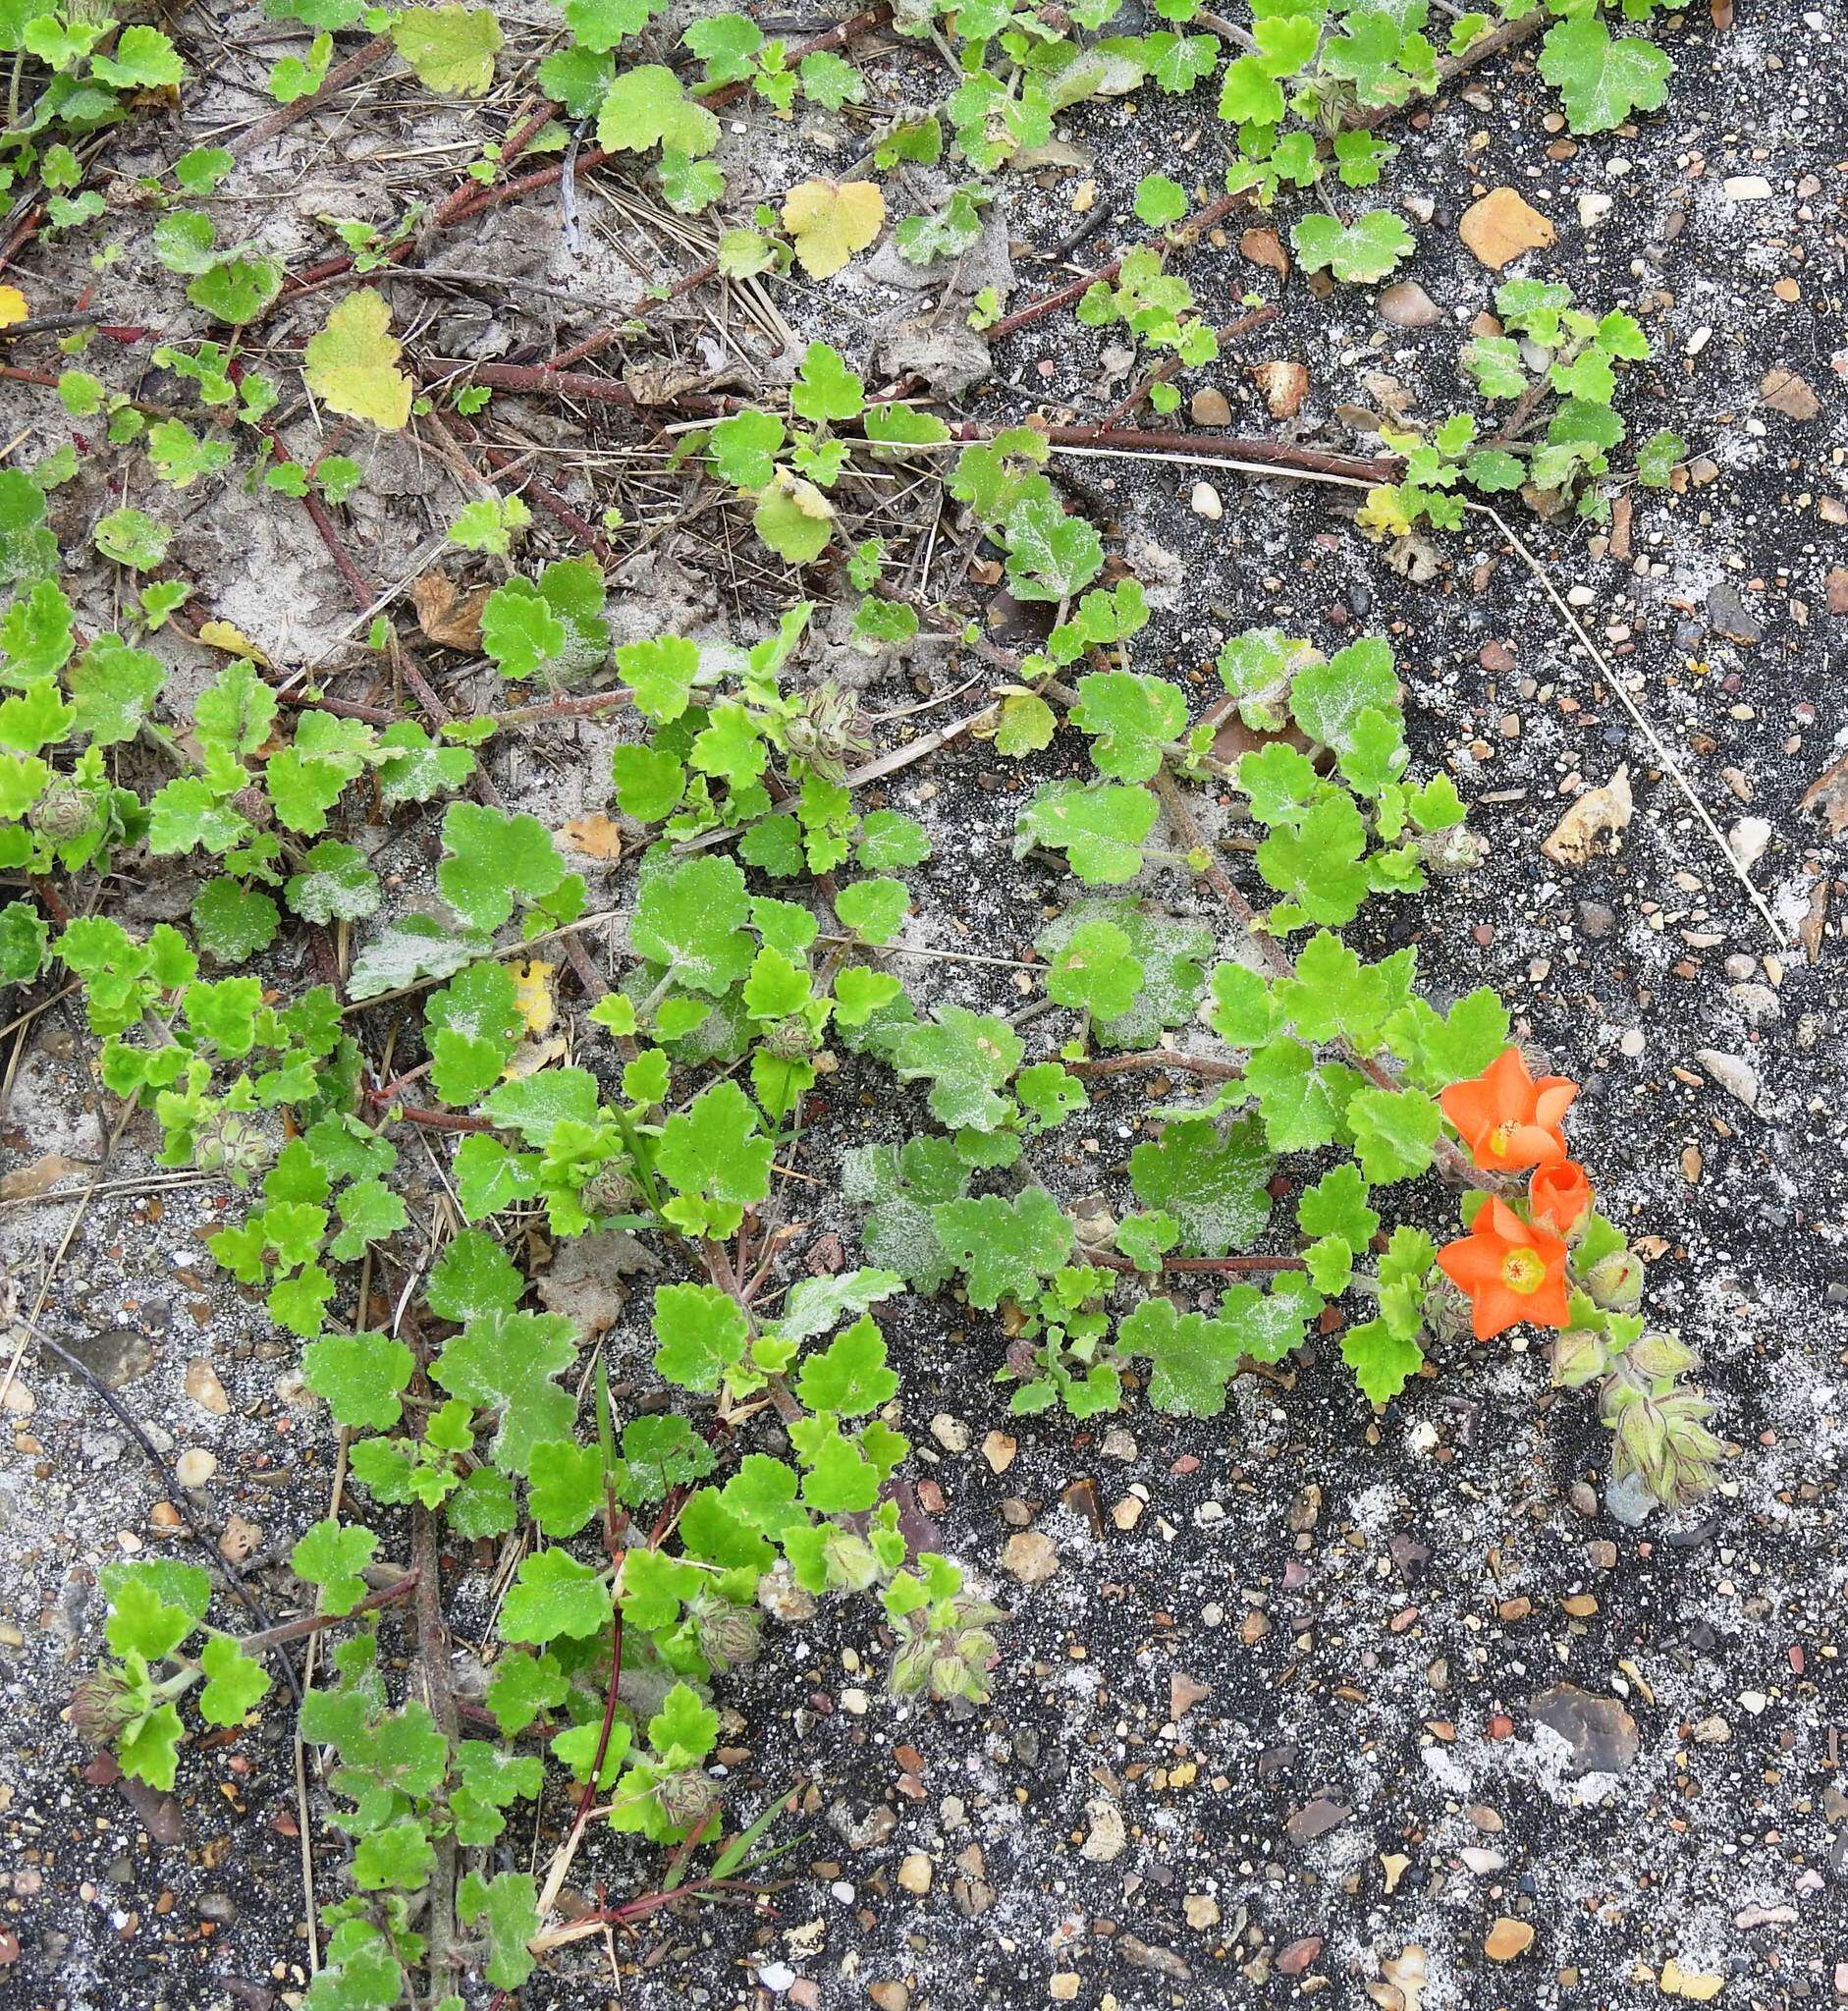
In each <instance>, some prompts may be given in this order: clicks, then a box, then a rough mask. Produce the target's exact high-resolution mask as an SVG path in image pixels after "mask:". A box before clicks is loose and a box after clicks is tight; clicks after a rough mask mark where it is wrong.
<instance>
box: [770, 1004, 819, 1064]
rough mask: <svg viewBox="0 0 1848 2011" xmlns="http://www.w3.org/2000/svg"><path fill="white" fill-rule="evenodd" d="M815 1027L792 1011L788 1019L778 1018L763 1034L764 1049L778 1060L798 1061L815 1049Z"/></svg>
mask: <svg viewBox="0 0 1848 2011" xmlns="http://www.w3.org/2000/svg"><path fill="white" fill-rule="evenodd" d="M815 1045H816V1041H815V1029H814V1028H813V1027H812V1026H810V1025H809V1023H808V1021H807V1020H806V1019H803V1018H802V1017H801V1016H800V1015H799V1014H794V1013H792V1014H791V1015H790V1016H789V1017H788V1019H780V1020H778V1021H777V1023H776V1025H775V1026H773V1027H772V1028H771V1029H770V1030H769V1032H768V1033H766V1034H765V1035H764V1047H765V1049H766V1051H767V1052H768V1053H770V1054H772V1055H774V1056H775V1057H776V1058H777V1060H779V1061H799V1060H801V1059H802V1057H803V1056H804V1055H808V1054H812V1053H813V1052H814V1050H815Z"/></svg>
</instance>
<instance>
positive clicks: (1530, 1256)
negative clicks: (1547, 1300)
mask: <svg viewBox="0 0 1848 2011" xmlns="http://www.w3.org/2000/svg"><path fill="white" fill-rule="evenodd" d="M1501 1282H1502V1283H1503V1284H1504V1285H1506V1286H1507V1288H1508V1289H1509V1291H1511V1292H1519V1293H1520V1294H1521V1296H1522V1297H1523V1298H1526V1297H1528V1295H1529V1294H1530V1293H1533V1292H1537V1291H1539V1289H1540V1288H1541V1286H1542V1285H1543V1284H1545V1283H1546V1282H1547V1260H1546V1259H1545V1258H1544V1257H1543V1256H1542V1255H1541V1254H1540V1252H1539V1251H1538V1250H1528V1249H1520V1250H1510V1251H1509V1252H1508V1254H1507V1255H1506V1256H1505V1257H1504V1258H1503V1259H1502V1260H1501Z"/></svg>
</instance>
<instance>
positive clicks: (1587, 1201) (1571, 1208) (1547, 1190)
mask: <svg viewBox="0 0 1848 2011" xmlns="http://www.w3.org/2000/svg"><path fill="white" fill-rule="evenodd" d="M1527 1198H1528V1201H1529V1203H1530V1205H1531V1212H1532V1214H1533V1218H1534V1220H1535V1221H1536V1222H1540V1223H1546V1224H1547V1225H1548V1227H1549V1228H1552V1229H1555V1230H1557V1231H1558V1233H1559V1234H1560V1235H1562V1236H1569V1235H1570V1234H1571V1233H1572V1231H1573V1230H1574V1229H1575V1228H1577V1226H1578V1225H1579V1222H1580V1219H1581V1218H1582V1217H1583V1216H1584V1214H1585V1211H1586V1210H1587V1209H1588V1208H1590V1207H1591V1205H1592V1183H1591V1182H1590V1181H1589V1180H1588V1179H1587V1178H1586V1177H1585V1169H1584V1168H1583V1167H1582V1166H1580V1165H1579V1163H1578V1161H1577V1160H1572V1159H1562V1160H1559V1161H1556V1162H1555V1163H1554V1164H1553V1165H1552V1166H1549V1167H1536V1168H1535V1169H1534V1177H1533V1179H1532V1180H1530V1181H1529V1182H1528V1187H1527Z"/></svg>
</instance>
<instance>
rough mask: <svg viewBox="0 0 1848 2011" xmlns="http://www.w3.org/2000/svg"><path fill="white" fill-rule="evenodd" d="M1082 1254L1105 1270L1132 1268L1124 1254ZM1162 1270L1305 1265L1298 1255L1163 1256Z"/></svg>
mask: <svg viewBox="0 0 1848 2011" xmlns="http://www.w3.org/2000/svg"><path fill="white" fill-rule="evenodd" d="M1083 1254H1084V1261H1085V1262H1086V1263H1087V1264H1096V1265H1101V1266H1102V1267H1103V1268H1104V1269H1105V1270H1106V1271H1121V1272H1133V1271H1134V1270H1135V1269H1136V1267H1135V1266H1134V1265H1133V1264H1132V1263H1131V1262H1130V1261H1129V1259H1128V1258H1127V1257H1124V1256H1121V1255H1119V1254H1118V1253H1117V1252H1116V1251H1114V1250H1090V1249H1087V1250H1086V1251H1085V1252H1084V1253H1083ZM1162 1269H1163V1271H1164V1272H1169V1271H1196V1272H1209V1273H1212V1274H1215V1275H1220V1276H1225V1277H1231V1276H1234V1275H1236V1274H1238V1273H1240V1272H1252V1273H1259V1274H1263V1273H1269V1272H1274V1271H1304V1270H1307V1269H1308V1267H1307V1265H1306V1264H1305V1263H1304V1262H1303V1260H1302V1258H1300V1257H1268V1256H1258V1257H1164V1258H1163V1259H1162Z"/></svg>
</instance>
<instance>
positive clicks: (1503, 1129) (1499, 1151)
mask: <svg viewBox="0 0 1848 2011" xmlns="http://www.w3.org/2000/svg"><path fill="white" fill-rule="evenodd" d="M1513 1144H1514V1126H1513V1125H1512V1124H1497V1125H1496V1126H1495V1129H1494V1130H1493V1131H1492V1132H1490V1134H1489V1150H1490V1151H1491V1152H1493V1153H1494V1154H1495V1157H1496V1159H1506V1158H1507V1156H1508V1152H1509V1149H1510V1148H1511V1147H1512V1146H1513Z"/></svg>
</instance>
